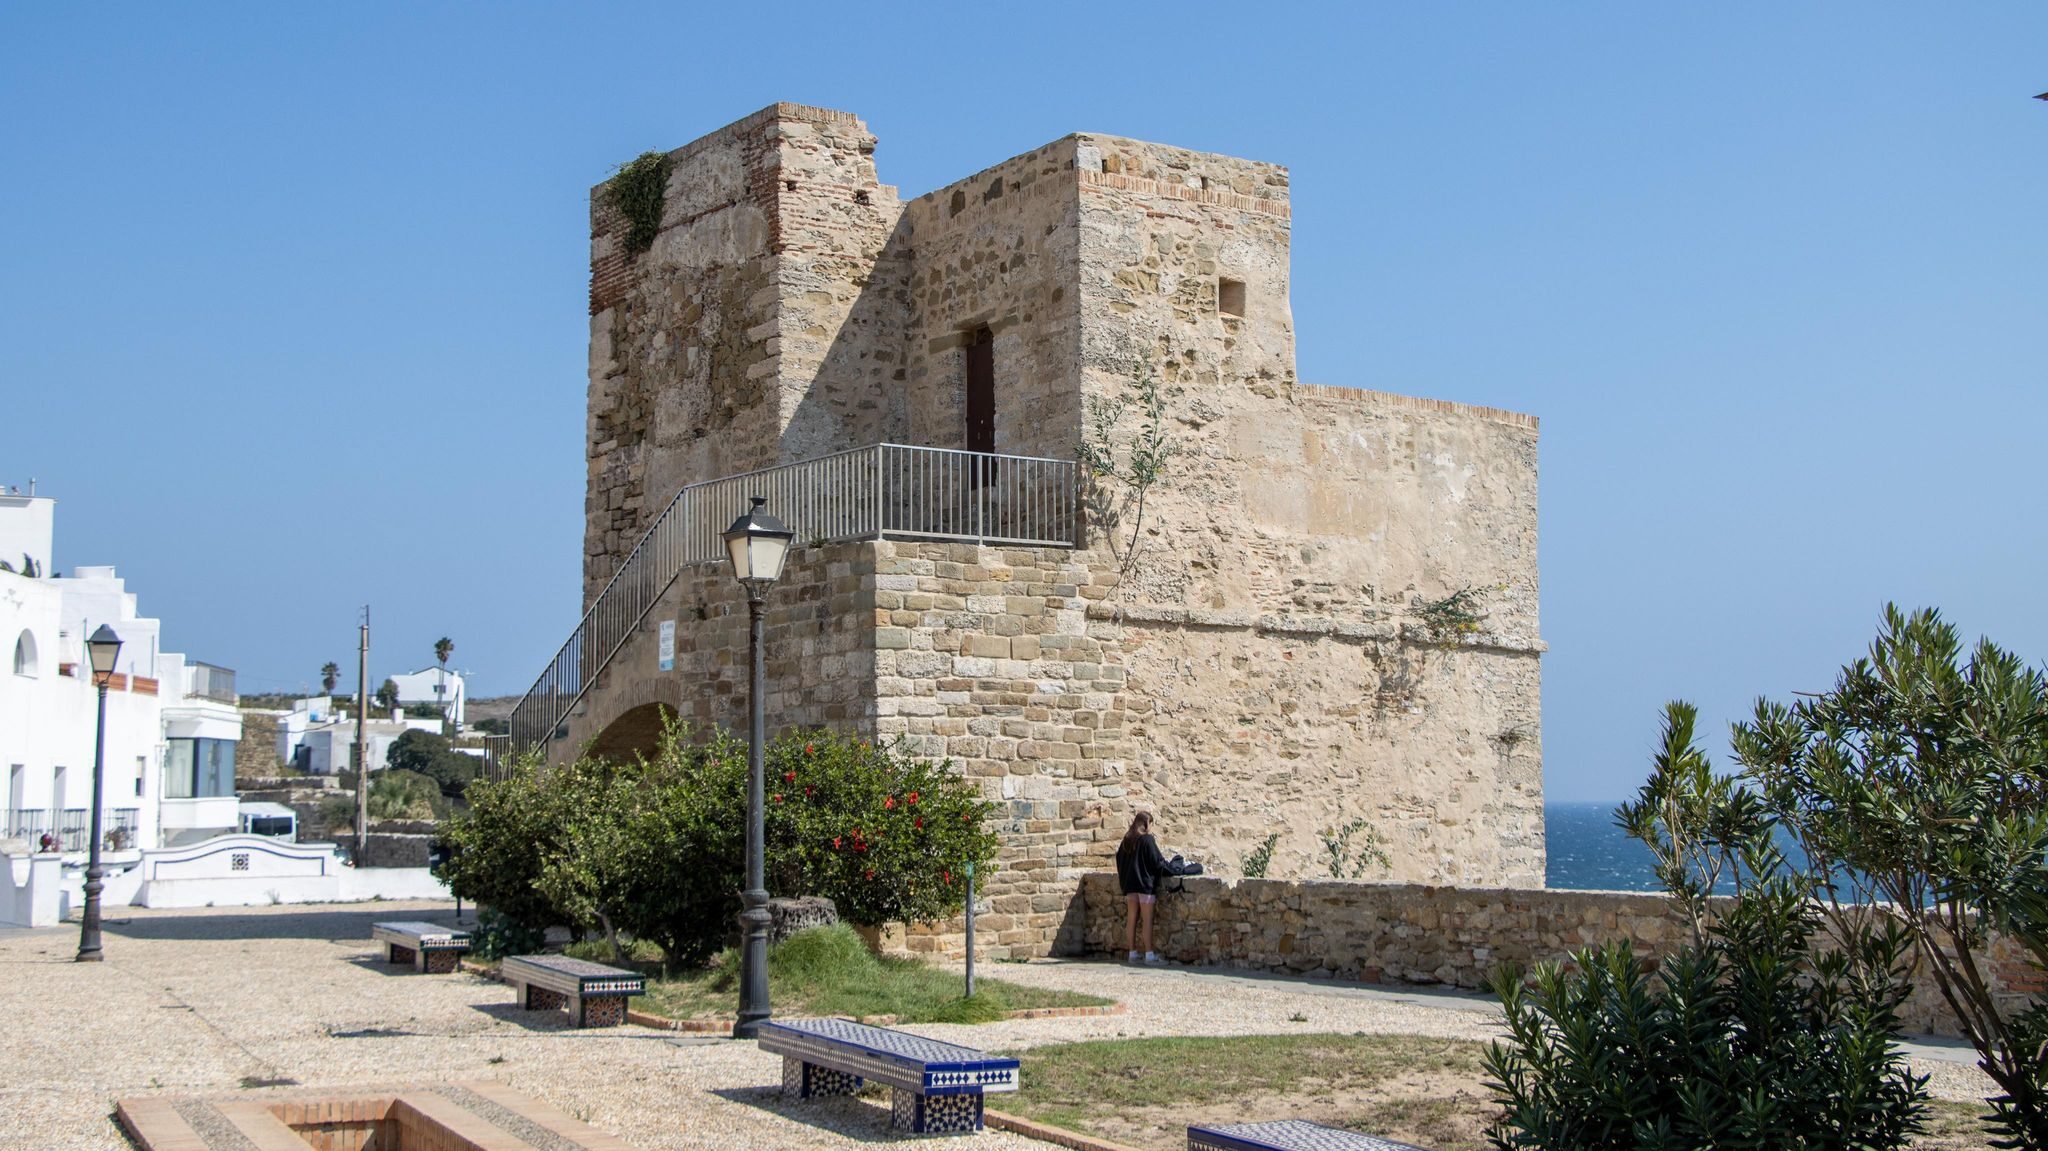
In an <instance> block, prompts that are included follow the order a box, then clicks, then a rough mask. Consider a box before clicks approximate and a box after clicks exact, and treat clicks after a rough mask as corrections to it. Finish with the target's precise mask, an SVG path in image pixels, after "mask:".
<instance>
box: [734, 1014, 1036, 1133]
mask: <svg viewBox="0 0 2048 1151" xmlns="http://www.w3.org/2000/svg"><path fill="white" fill-rule="evenodd" d="M760 1041H761V1050H763V1051H766V1052H769V1053H771V1054H775V1055H780V1056H782V1091H783V1094H785V1095H788V1096H791V1097H793V1098H797V1099H808V1098H810V1097H812V1096H814V1095H852V1094H854V1093H855V1092H857V1091H859V1090H860V1089H861V1085H862V1083H863V1082H864V1081H866V1080H869V1079H872V1080H874V1081H875V1082H877V1083H886V1084H888V1085H889V1125H890V1126H891V1127H894V1128H895V1129H896V1130H898V1131H909V1132H912V1133H914V1134H918V1135H940V1134H956V1133H965V1132H973V1131H979V1130H981V1117H982V1096H983V1095H985V1094H987V1093H989V1092H993V1091H1015V1090H1016V1089H1017V1061H1016V1060H1015V1059H1000V1058H996V1057H994V1056H991V1055H989V1054H988V1053H986V1052H982V1051H976V1050H975V1049H974V1048H972V1047H961V1046H959V1045H958V1044H954V1043H941V1042H939V1041H938V1040H936V1039H926V1038H924V1037H922V1036H919V1035H910V1034H906V1033H904V1032H901V1031H891V1030H889V1029H888V1028H886V1027H870V1026H868V1025H867V1024H865V1023H852V1022H849V1021H847V1020H844V1019H794V1020H789V1021H787V1022H782V1021H775V1020H771V1021H769V1022H766V1023H763V1024H761V1033H760Z"/></svg>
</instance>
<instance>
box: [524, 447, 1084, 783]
mask: <svg viewBox="0 0 2048 1151" xmlns="http://www.w3.org/2000/svg"><path fill="white" fill-rule="evenodd" d="M753 496H762V497H765V498H766V499H767V501H768V504H767V508H766V509H765V510H766V511H767V512H769V513H770V514H771V515H774V516H776V517H778V518H780V519H781V520H782V522H783V523H785V524H787V525H789V527H790V530H792V531H794V532H795V533H796V542H797V544H798V546H803V545H807V544H823V543H837V542H840V541H845V540H860V539H881V538H899V539H930V540H963V541H966V540H971V541H974V542H977V543H989V544H1012V545H1028V546H1038V547H1073V546H1074V545H1075V543H1076V540H1077V536H1078V533H1079V531H1080V526H1081V500H1080V473H1079V469H1078V467H1077V466H1076V465H1075V463H1074V462H1073V461H1072V460H1055V459H1043V458H1039V457H1034V456H1002V455H994V454H990V453H986V452H962V451H954V450H952V449H949V448H918V447H907V446H905V445H902V444H877V445H875V446H873V447H867V448H854V449H852V450H851V451H844V452H837V453H835V454H833V455H829V456H821V457H819V458H817V459H812V460H802V461H799V462H797V463H791V464H781V465H779V466H776V467H772V468H762V469H761V470H759V471H754V472H746V473H744V474H741V475H736V476H725V477H723V478H720V479H715V480H707V481H705V482H703V483H699V484H691V485H690V486H688V487H686V488H684V489H683V490H682V491H680V492H678V493H676V498H675V499H673V500H671V501H670V502H669V505H668V507H667V508H665V509H663V510H662V513H661V515H660V516H658V517H656V519H655V521H654V523H653V524H652V525H651V526H650V527H649V528H648V529H647V532H646V534H645V535H643V536H641V537H640V542H639V543H638V544H635V545H634V547H633V550H632V552H631V553H630V554H628V555H627V556H626V558H625V560H624V561H623V562H622V563H620V565H619V568H618V571H617V572H615V573H614V574H613V575H612V578H611V581H610V582H609V583H607V584H606V585H605V588H604V591H602V592H600V593H599V594H598V597H597V599H596V600H595V601H593V602H592V603H591V605H590V610H589V611H587V612H585V613H584V615H583V619H582V621H581V622H579V623H578V624H577V625H576V630H575V631H573V632H571V633H570V635H569V641H568V642H567V643H565V644H563V645H562V647H561V649H560V650H559V651H557V652H556V653H555V657H554V658H553V659H552V660H550V661H548V666H547V669H546V670H545V671H543V672H541V674H540V678H539V679H537V680H535V681H534V684H533V687H532V688H531V689H529V690H528V691H527V693H526V695H525V697H524V698H522V699H521V700H520V701H519V704H518V706H517V707H515V708H513V709H512V720H511V735H510V737H509V738H508V739H507V740H506V741H505V747H506V748H507V749H508V750H509V751H512V752H517V751H520V750H523V749H525V748H529V747H532V746H533V745H535V744H537V743H540V742H541V741H543V740H545V739H548V738H550V737H551V736H552V735H553V734H554V732H555V729H556V728H557V727H559V726H560V724H561V722H562V719H563V718H564V717H565V716H567V715H568V714H569V712H570V711H571V710H573V709H574V708H575V706H576V704H577V703H578V702H579V701H581V700H582V698H583V696H584V694H585V693H587V692H588V691H589V690H590V685H591V684H592V683H593V682H594V681H595V680H596V678H597V675H598V673H599V672H601V671H603V670H604V667H605V665H606V664H608V663H610V662H611V659H612V657H613V656H614V655H616V654H617V653H618V650H619V648H620V647H622V646H624V645H625V642H626V640H627V639H628V638H630V637H631V636H632V634H633V631H634V629H635V628H637V627H639V626H640V621H641V620H642V619H645V618H646V616H647V613H648V612H649V611H651V610H653V607H654V604H655V602H656V601H657V600H659V599H660V598H661V596H662V594H663V593H664V592H666V591H667V590H668V588H669V585H670V584H672V583H674V582H675V579H676V576H677V575H679V574H680V573H681V572H682V570H683V568H684V567H685V566H686V565H688V564H693V563H705V562H708V561H712V560H721V561H722V560H723V559H724V558H725V554H726V553H725V541H724V540H723V539H722V538H720V537H721V536H722V535H723V533H724V532H725V530H726V528H727V527H729V526H731V524H732V521H733V520H734V519H735V518H737V517H738V516H739V515H740V514H741V513H742V512H744V511H746V509H747V507H748V502H749V500H750V498H751V497H753Z"/></svg>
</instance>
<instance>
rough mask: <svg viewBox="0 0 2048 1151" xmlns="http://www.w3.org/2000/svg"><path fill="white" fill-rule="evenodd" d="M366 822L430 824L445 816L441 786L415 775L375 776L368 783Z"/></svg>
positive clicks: (384, 773)
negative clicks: (428, 822)
mask: <svg viewBox="0 0 2048 1151" xmlns="http://www.w3.org/2000/svg"><path fill="white" fill-rule="evenodd" d="M368 806H369V812H370V818H371V819H373V820H376V819H392V820H416V821H424V820H432V819H439V818H440V817H442V816H444V815H446V814H448V812H449V811H450V807H449V804H448V801H447V799H445V798H444V797H443V796H442V795H441V785H440V784H438V783H436V782H434V781H433V780H431V779H429V778H427V777H426V776H424V775H421V774H419V773H418V772H416V771H392V770H389V769H387V770H384V771H380V772H378V773H377V774H376V775H375V776H373V777H371V779H370V799H369V804H368Z"/></svg>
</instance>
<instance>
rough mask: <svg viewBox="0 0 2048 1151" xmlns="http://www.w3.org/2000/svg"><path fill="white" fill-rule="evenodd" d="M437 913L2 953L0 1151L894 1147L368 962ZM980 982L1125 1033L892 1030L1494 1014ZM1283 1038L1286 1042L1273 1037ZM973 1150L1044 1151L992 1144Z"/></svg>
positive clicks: (1231, 983) (676, 1051)
mask: <svg viewBox="0 0 2048 1151" xmlns="http://www.w3.org/2000/svg"><path fill="white" fill-rule="evenodd" d="M451 910H452V906H451V905H449V904H446V903H428V902H419V903H402V902H399V903H378V904H373V905H362V904H357V905H349V906H328V907H310V908H309V907H266V908H234V909H210V910H195V911H158V912H152V911H145V910H141V909H132V910H131V909H125V908H124V909H121V910H120V912H119V913H118V914H117V916H116V917H115V918H114V919H112V920H110V921H109V922H108V924H107V930H106V954H107V961H106V962H105V963H103V964H100V965H97V966H93V965H81V964H75V963H72V962H71V955H72V952H73V951H74V950H75V949H76V946H77V935H76V931H75V929H66V930H58V931H47V932H42V931H39V932H21V931H10V932H0V1019H5V1020H6V1021H7V1030H6V1038H5V1040H4V1041H0V1114H4V1115H5V1116H6V1117H7V1120H8V1121H7V1122H5V1123H0V1149H9V1148H23V1149H27V1148H37V1149H58V1148H127V1147H128V1146H129V1144H128V1143H127V1141H126V1139H125V1138H124V1137H123V1136H122V1135H121V1134H120V1132H119V1131H118V1129H117V1128H116V1127H115V1125H114V1124H113V1122H112V1119H111V1113H112V1109H113V1104H114V1101H115V1100H117V1099H120V1098H123V1097H126V1096H130V1095H146V1094H157V1093H175V1094H220V1093H232V1092H237V1091H241V1090H244V1089H246V1088H250V1087H258V1086H261V1085H262V1083H263V1082H264V1081H274V1080H292V1081H295V1082H296V1083H297V1084H298V1085H301V1086H315V1087H325V1086H334V1087H344V1086H362V1085H372V1084H378V1085H392V1084H408V1085H409V1084H422V1083H429V1082H442V1081H449V1080H461V1079H491V1080H498V1081H501V1082H504V1083H507V1084H509V1085H511V1086H512V1087H513V1088H515V1089H517V1090H520V1091H523V1092H525V1093H527V1094H529V1095H533V1096H536V1097H538V1098H541V1099H544V1100H546V1101H547V1102H549V1103H552V1104H554V1105H555V1106H557V1107H560V1108H561V1109H562V1110H564V1111H566V1112H568V1113H569V1114H571V1115H574V1116H576V1117H578V1118H580V1119H582V1120H584V1121H585V1122H588V1123H590V1124H592V1125H594V1126H596V1127H599V1128H602V1129H604V1130H607V1131H611V1132H614V1133H616V1134H617V1135H619V1136H621V1137H622V1138H624V1139H625V1140H626V1141H628V1142H629V1143H632V1144H633V1145H635V1146H636V1147H639V1148H643V1149H645V1151H656V1149H663V1148H728V1147H745V1146H751V1147H789V1148H827V1147H850V1146H856V1145H860V1144H865V1143H873V1142H877V1141H882V1140H889V1139H890V1135H889V1132H888V1120H887V1116H886V1113H885V1111H884V1110H883V1109H882V1108H881V1107H880V1106H878V1105H876V1104H875V1103H872V1102H859V1101H853V1100H824V1101H817V1102H812V1103H805V1104H801V1105H788V1104H785V1103H783V1102H782V1101H781V1099H780V1098H779V1096H778V1095H777V1094H776V1093H775V1092H774V1090H773V1089H772V1088H771V1086H770V1085H773V1084H778V1083H779V1082H780V1067H779V1060H778V1059H777V1058H776V1057H775V1056H771V1055H764V1054H762V1053H761V1052H759V1051H758V1050H756V1049H755V1047H754V1045H753V1044H751V1043H734V1042H730V1041H726V1040H719V1039H697V1038H687V1037H674V1036H668V1035H663V1034H659V1033H656V1032H651V1031H647V1030H644V1029H641V1028H637V1027H622V1028H609V1029H601V1030H584V1031H579V1030H574V1029H571V1028H569V1027H568V1026H567V1023H568V1016H567V1014H566V1013H557V1014H542V1013H533V1014H529V1013H527V1012H523V1011H519V1010H516V1009H514V1008H513V1006H512V1003H511V998H512V997H511V992H510V991H509V990H508V989H507V988H505V987H503V986H501V985H499V984H496V983H492V982H489V981H486V980H483V979H480V978H477V977H475V976H471V975H445V976H422V975H414V974H412V973H411V972H410V971H402V970H401V969H396V968H391V967H389V966H387V965H385V964H384V963H382V962H381V960H380V958H379V953H378V950H377V949H376V948H375V947H373V946H372V945H371V943H370V940H369V932H370V924H371V923H372V922H373V921H375V920H379V919H391V918H430V919H436V920H440V921H447V920H448V919H449V918H450V912H451ZM982 973H983V974H986V975H990V976H999V977H1001V978H1003V979H1009V980H1015V981H1017V982H1020V983H1033V984H1038V985H1041V986H1046V987H1060V988H1068V989H1072V990H1076V991H1088V992H1092V993H1095V994H1101V995H1108V996H1112V997H1114V998H1116V999H1119V1000H1122V1001H1123V1002H1124V1003H1126V1004H1127V1005H1128V1007H1129V1010H1128V1011H1127V1012H1126V1013H1125V1014H1122V1015H1110V1016H1080V1017H1074V1018H1063V1019H1031V1020H1015V1021H1010V1022H1004V1023H994V1024H984V1025H977V1026H966V1025H946V1024H929V1025H920V1026H915V1027H909V1028H906V1030H912V1031H916V1032H919V1033H921V1034H926V1035H930V1036H933V1037H935V1038H941V1039H950V1040H953V1041H956V1042H964V1043H969V1044H972V1045H974V1046H978V1047H984V1048H1017V1047H1029V1046H1034V1045H1037V1044H1041V1043H1059V1042H1069V1041H1074V1040H1081V1039H1108V1038H1116V1037H1119V1036H1141V1035H1236V1034H1256V1033H1269V1032H1290V1031H1341V1032H1351V1031H1362V1032H1368V1033H1406V1034H1421V1035H1435V1036H1443V1037H1447V1038H1458V1039H1488V1038H1492V1037H1493V1036H1495V1035H1497V1034H1499V1030H1500V1029H1499V1023H1498V1019H1499V1012H1498V1009H1497V1008H1496V1007H1495V1006H1494V1005H1493V1004H1492V1003H1490V1002H1489V1001H1488V1000H1487V999H1485V998H1483V997H1479V996H1472V995H1463V994H1457V993H1442V994H1433V993H1430V992H1427V991H1391V990H1388V989H1384V988H1362V987H1356V986H1352V985H1344V984H1327V983H1312V982H1308V981H1302V980H1279V979H1267V978H1260V977H1255V976H1246V975H1243V974H1240V973H1229V972H1219V971H1209V970H1197V969H1166V970H1144V969H1135V968H1126V967H1121V966H1118V965H1112V964H1106V963H1079V962H1035V963H1029V964H988V965H986V966H985V967H983V968H982ZM1297 1014H1298V1015H1302V1016H1306V1021H1305V1022H1299V1021H1295V1020H1293V1019H1292V1018H1290V1017H1291V1016H1294V1015H1297ZM1958 1058H1963V1059H1965V1062H1958V1061H1957V1060H1958ZM1966 1058H1967V1057H1966V1056H1959V1054H1958V1053H1957V1052H1955V1051H1954V1050H1953V1049H1944V1048H1938V1047H1930V1048H1916V1049H1915V1061H1916V1063H1917V1064H1918V1065H1919V1066H1920V1069H1921V1070H1924V1071H1927V1072H1929V1073H1931V1074H1933V1075H1934V1077H1935V1078H1934V1083H1933V1086H1934V1089H1935V1091H1936V1093H1937V1094H1939V1095H1941V1096H1942V1097H1945V1098H1955V1099H1973V1098H1982V1096H1983V1094H1984V1091H1985V1086H1986V1081H1985V1080H1983V1078H1982V1076H1981V1075H1980V1074H1979V1073H1978V1072H1977V1071H1975V1069H1974V1068H1971V1067H1969V1066H1967V1062H1966ZM997 1105H998V1106H1000V1101H998V1103H997ZM974 1144H975V1147H976V1148H978V1149H981V1151H1010V1149H1013V1148H1014V1149H1024V1148H1043V1147H1045V1146H1047V1145H1046V1144H1042V1143H1037V1142H1034V1141H1031V1140H1027V1139H1023V1138H1021V1137H1018V1136H1015V1135H1011V1134H1008V1133H1003V1132H995V1131H991V1132H989V1133H987V1134H986V1135H984V1136H983V1137H981V1138H978V1139H976V1140H975V1141H974Z"/></svg>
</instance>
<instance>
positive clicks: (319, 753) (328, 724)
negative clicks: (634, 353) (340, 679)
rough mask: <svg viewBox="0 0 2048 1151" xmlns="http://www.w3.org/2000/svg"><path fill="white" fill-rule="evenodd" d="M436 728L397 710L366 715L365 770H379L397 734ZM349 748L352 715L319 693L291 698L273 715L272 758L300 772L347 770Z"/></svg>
mask: <svg viewBox="0 0 2048 1151" xmlns="http://www.w3.org/2000/svg"><path fill="white" fill-rule="evenodd" d="M440 730H441V721H440V720H438V719H422V718H418V717H409V716H407V715H405V714H404V713H403V712H393V713H392V714H391V717H390V718H389V719H380V718H378V717H376V716H371V717H370V718H369V719H367V720H365V721H364V723H363V741H364V742H365V743H367V744H368V745H369V747H368V751H369V760H370V770H371V771H373V772H376V771H382V770H384V761H385V757H386V755H388V754H389V753H390V751H391V745H392V744H394V743H397V742H398V737H399V736H401V735H404V734H405V733H406V732H408V731H431V732H439V731H440ZM355 751H356V720H355V715H354V714H353V713H351V712H349V711H347V710H346V709H343V708H338V707H335V706H334V705H332V704H331V703H329V702H328V700H327V698H326V697H325V696H314V697H312V698H311V699H298V700H293V701H292V710H291V711H290V712H289V713H287V714H285V715H282V716H279V717H278V721H277V758H278V760H279V761H280V762H283V763H288V764H290V765H291V766H293V767H295V768H297V769H299V770H300V771H305V772H311V773H312V774H314V775H335V774H338V773H340V772H344V771H353V770H355V768H354V764H355Z"/></svg>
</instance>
